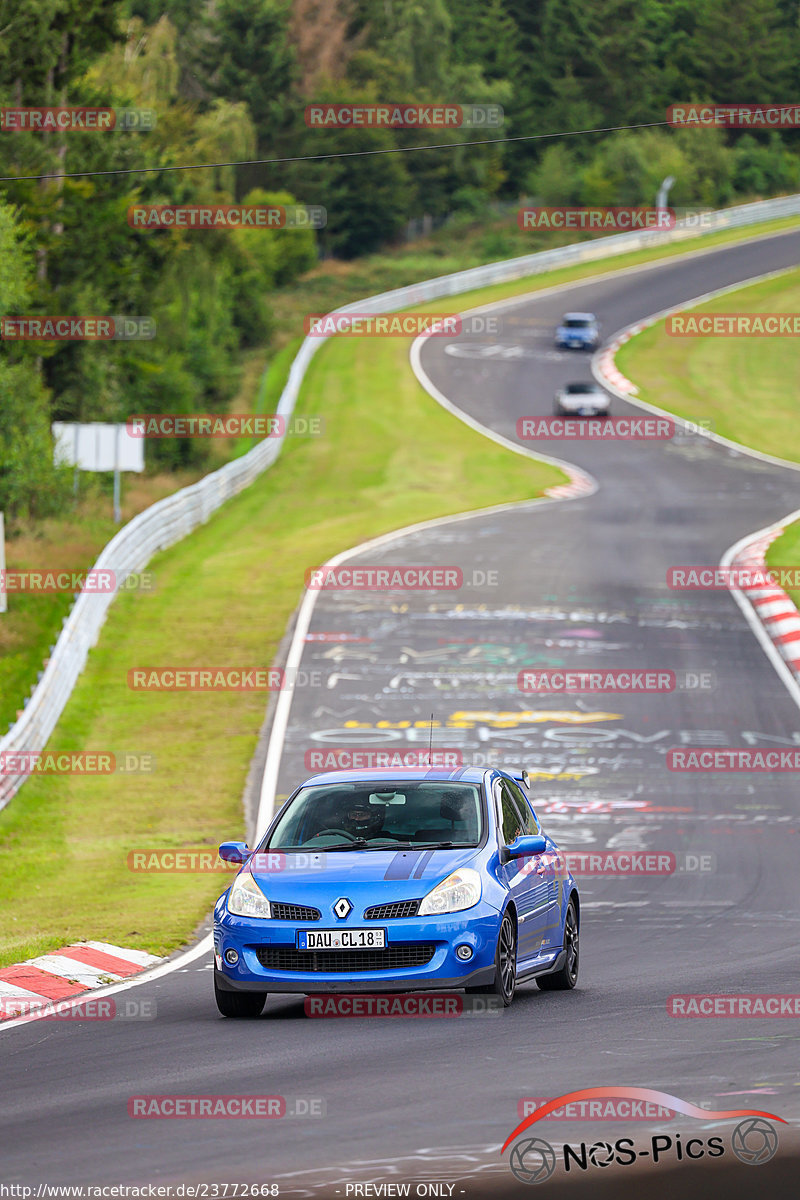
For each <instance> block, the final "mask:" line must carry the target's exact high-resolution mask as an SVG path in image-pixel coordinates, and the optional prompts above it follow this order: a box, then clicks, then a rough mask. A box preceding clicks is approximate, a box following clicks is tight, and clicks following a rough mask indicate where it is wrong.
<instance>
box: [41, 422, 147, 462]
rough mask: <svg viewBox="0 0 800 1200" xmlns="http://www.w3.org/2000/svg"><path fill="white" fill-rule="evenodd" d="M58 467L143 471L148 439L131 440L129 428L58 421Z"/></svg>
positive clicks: (56, 444) (56, 439)
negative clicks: (145, 442)
mask: <svg viewBox="0 0 800 1200" xmlns="http://www.w3.org/2000/svg"><path fill="white" fill-rule="evenodd" d="M52 430H53V437H54V438H55V451H54V456H55V463H56V466H70V467H79V468H80V469H81V470H82V471H143V470H144V438H141V437H131V435H130V434H129V433H128V429H127V426H126V425H104V424H103V423H102V422H100V421H93V422H92V423H91V424H88V425H80V424H76V423H73V422H64V421H54V422H53V425H52Z"/></svg>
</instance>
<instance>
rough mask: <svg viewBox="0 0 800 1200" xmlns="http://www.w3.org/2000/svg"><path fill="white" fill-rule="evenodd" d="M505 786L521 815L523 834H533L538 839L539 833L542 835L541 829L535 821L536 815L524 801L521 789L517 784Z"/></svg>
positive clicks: (509, 783)
mask: <svg viewBox="0 0 800 1200" xmlns="http://www.w3.org/2000/svg"><path fill="white" fill-rule="evenodd" d="M505 786H506V787H507V788H508V790H509V791H510V793H511V795H512V796H513V797H514V799H515V800H516V802H517V807H518V808H519V811H520V812H521V813H522V824H523V827H524V832H525V833H528V834H533V835H534V836H536V837H540V836H541V833H542V827H541V825H540V824H539V822H538V821H537V820H536V814H535V813H534V811H533V809H532V808H531V806H530V804H529V803H528V801H527V800H526V798H525V795H524V793H523V791H522V788H521V787H519V785H518V784H516V783H511V782H508V783H506V785H505Z"/></svg>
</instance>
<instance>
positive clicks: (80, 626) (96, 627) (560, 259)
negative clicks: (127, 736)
mask: <svg viewBox="0 0 800 1200" xmlns="http://www.w3.org/2000/svg"><path fill="white" fill-rule="evenodd" d="M798 214H800V195H793V196H783V197H780V198H779V199H777V200H762V201H758V202H757V203H755V204H745V205H740V206H739V207H737V208H728V209H723V210H721V211H719V212H710V213H706V214H704V215H703V220H702V222H698V223H697V224H692V223H691V222H689V221H687V222H682V223H680V224H678V225H676V226H675V227H674V228H673V229H669V230H663V231H641V232H636V233H620V234H614V235H613V236H611V237H604V238H597V239H595V240H592V241H586V242H576V243H573V244H571V245H569V246H562V247H559V248H558V249H555V250H543V251H538V252H537V253H535V254H526V255H523V256H522V257H520V258H512V259H508V260H505V261H503V262H496V263H489V264H487V265H486V266H482V267H472V268H470V269H469V270H466V271H458V272H456V273H455V274H452V275H441V276H439V277H438V278H435V279H428V280H425V281H424V282H422V283H415V284H411V285H409V286H407V287H401V288H395V289H394V290H393V291H391V292H383V293H381V294H379V295H377V296H370V297H368V298H367V299H366V300H359V301H357V302H355V303H353V304H347V305H344V306H342V307H341V308H339V309H336V310H335V311H336V312H343V313H346V312H364V313H381V312H392V311H394V310H395V309H401V308H408V307H411V306H413V305H416V304H422V303H423V302H425V301H427V300H436V299H441V298H442V297H445V296H457V295H460V294H462V293H464V292H469V291H473V290H474V289H476V288H480V287H486V286H488V285H491V284H493V283H505V282H508V281H510V280H514V279H523V278H525V277H527V276H533V275H539V274H541V273H542V272H544V271H549V270H552V268H553V267H560V266H568V265H571V264H574V263H583V262H591V261H594V260H596V259H602V258H611V257H614V256H616V255H620V254H626V253H628V252H629V251H631V250H638V249H642V248H645V247H650V246H654V245H657V244H664V243H665V242H673V241H682V240H685V239H690V238H695V237H699V236H701V235H702V234H706V233H709V232H713V231H715V230H723V229H732V228H735V227H737V226H745V225H755V224H760V223H761V222H764V221H771V220H775V219H778V218H780V217H788V216H796V215H798ZM325 340H326V339H325V337H316V336H315V337H307V338H305V340H304V341H303V344H302V345H301V347H300V349H299V351H298V353H297V355H296V356H295V359H294V361H293V363H292V366H291V369H290V371H289V378H288V380H287V382H286V386H285V388H284V389H283V392H282V394H281V398H280V401H279V403H278V407H277V412H278V413H279V414H280V415H281V416H283V417H285V418H287V421H288V418H289V417H290V416H291V414H292V412H293V411H294V406H295V403H296V400H297V396H298V393H299V390H300V385H301V383H302V381H303V377H304V375H305V372H306V369H307V367H308V365H309V363H310V362H311V359H312V358H313V356H314V354H315V353H316V351H317V350H318V349H319V347H320V345H321V344H322V343H323V341H325ZM284 436H285V435H284ZM282 444H283V438H282V437H281V438H266V439H264V441H262V442H259V444H258V445H257V446H256V447H254V449H252V450H250V451H249V452H248V453H247V454H244V455H242V457H241V458H237V459H235V460H234V461H233V462H230V463H226V465H225V466H224V467H221V468H220V469H219V470H217V471H214V472H213V473H212V474H210V475H206V476H205V477H204V478H203V479H200V480H198V482H197V483H193V484H191V485H190V486H189V487H185V488H181V490H180V491H178V492H175V493H174V494H173V495H172V496H168V497H166V498H165V499H164V500H159V501H158V503H156V504H153V505H151V506H150V508H147V509H145V510H144V511H143V512H141V513H139V514H138V516H136V517H134V518H133V520H132V521H129V522H128V524H127V525H124V526H123V527H122V529H120V530H119V532H118V533H117V534H115V536H114V537H113V538H112V539H111V541H110V542H109V543H108V544H107V545H106V546H105V547H104V548H103V550H102V552H101V554H100V556H99V558H98V559H97V562H96V563H95V564H94V565H95V568H96V569H98V570H100V569H103V568H105V569H106V570H113V571H115V572H125V571H141V570H143V569H144V567H145V566H146V565H147V563H148V562H149V561H150V559H151V558H152V557H153V555H154V554H156V553H157V552H158V551H159V550H165V549H166V548H167V547H168V546H173V545H174V544H175V543H176V542H179V541H181V539H182V538H184V537H186V536H187V534H189V533H191V532H192V530H194V529H197V527H198V526H199V525H203V524H204V523H205V522H206V521H207V520H208V519H209V517H210V516H211V515H212V513H214V512H216V510H217V509H218V508H219V507H220V506H221V505H222V504H224V503H225V501H226V500H229V499H231V497H233V496H235V495H237V494H238V493H239V492H241V491H242V490H243V489H244V488H246V487H247V486H248V485H249V484H251V483H252V482H253V480H254V479H256V478H257V477H258V476H259V475H260V474H262V472H263V471H266V470H267V468H268V467H270V466H271V465H272V463H273V462H274V461H275V459H276V458H277V457H278V454H279V453H280V450H281V446H282ZM113 599H114V593H97V592H95V593H91V592H86V591H83V592H81V593H80V594H79V596H78V597H77V599H76V601H75V603H74V605H73V606H72V609H71V610H70V613H69V615H68V616H67V617H66V618H65V620H64V625H63V628H62V630H61V633H60V635H59V638H58V641H57V642H56V644H55V646H54V648H53V652H52V654H51V656H50V658H49V660H48V661H47V664H46V666H45V669H44V672H43V674H42V676H41V678H40V679H39V682H38V683H37V684H36V686H35V687H34V689H33V691H32V693H31V695H30V697H29V699H28V700H27V702H26V704H25V708H24V710H23V712H22V715H21V716H20V717H19V719H18V720H17V721H16V722H15V723H14V724H13V725H12V726H11V728H10V729H9V731H8V733H7V734H5V736H4V737H3V738H0V756H3V755H9V754H15V753H16V754H21V753H26V752H27V753H32V752H36V751H41V750H43V749H44V748H45V747H46V745H47V743H48V741H49V739H50V736H51V734H52V732H53V730H54V729H55V727H56V724H57V722H58V719H59V717H60V716H61V713H62V712H63V711H64V708H65V706H66V704H67V701H68V700H69V697H70V695H71V694H72V690H73V688H74V687H75V684H76V682H77V680H78V678H79V676H80V675H81V672H82V671H83V669H84V667H85V665H86V660H87V658H88V655H89V651H90V650H91V649H92V647H93V646H95V645H96V644H97V640H98V637H99V635H100V630H101V628H102V625H103V622H104V621H105V619H106V614H107V612H108V609H109V607H110V605H111V602H112V600H113ZM6 765H7V764H6V763H4V761H3V759H2V758H0V809H2V808H4V807H5V805H6V804H7V803H8V802H9V800H10V799H11V798H12V797H13V796H14V795H15V794H16V793H17V791H19V788H20V787H21V786H22V784H23V783H24V782H25V780H26V779H27V778H29V777H30V776H29V773H27V772H20V773H13V772H11V771H8V772H7V773H6V771H5V770H4V767H5V766H6Z"/></svg>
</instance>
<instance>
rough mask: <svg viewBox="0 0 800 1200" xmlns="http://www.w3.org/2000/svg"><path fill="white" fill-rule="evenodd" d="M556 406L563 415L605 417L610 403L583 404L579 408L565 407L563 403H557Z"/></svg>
mask: <svg viewBox="0 0 800 1200" xmlns="http://www.w3.org/2000/svg"><path fill="white" fill-rule="evenodd" d="M556 407H557V408H558V411H559V414H560V415H561V416H563V417H607V416H608V414H609V410H610V408H611V405H610V404H603V405H600V404H591V405H590V404H585V405H582V406H581V407H580V408H566V407H565V406H564V405H563V404H557V405H556Z"/></svg>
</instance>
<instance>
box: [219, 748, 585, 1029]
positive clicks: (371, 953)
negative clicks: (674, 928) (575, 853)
mask: <svg viewBox="0 0 800 1200" xmlns="http://www.w3.org/2000/svg"><path fill="white" fill-rule="evenodd" d="M219 852H220V856H221V858H223V859H225V860H227V861H228V862H233V863H242V866H241V868H240V870H239V871H238V873H237V874H236V876H235V877H234V879H233V882H232V883H231V885H230V887H229V888H228V890H227V891H226V892H225V893H224V894H223V895H222V896H221V897H220V899H219V900H218V902H217V905H216V908H215V911H214V992H215V996H216V1001H217V1006H218V1008H219V1010H220V1012H221V1013H222V1014H223V1015H224V1016H226V1017H255V1016H258V1015H259V1014H260V1012H261V1010H262V1008H263V1007H264V1001H265V1000H266V998H267V994H268V993H269V992H294V993H300V994H314V995H318V994H324V993H352V992H369V993H374V992H410V991H418V990H420V989H428V990H430V989H435V990H437V991H442V990H445V989H450V988H463V989H466V991H468V992H473V993H483V994H488V995H493V996H495V997H499V999H500V1001H501V1002H502V1003H503V1004H505V1005H508V1004H510V1003H511V1001H512V999H513V997H514V991H515V988H516V985H517V983H519V982H522V981H526V980H530V979H535V980H536V982H537V984H538V985H539V987H540V988H544V989H568V988H573V987H574V986H575V983H576V981H577V978H578V960H579V950H578V934H579V927H580V899H579V896H578V889H577V887H576V886H575V881H574V880H573V878H572V876H571V875H570V873H569V871H568V870H567V867H566V862H565V859H564V857H563V855H561V854H560V853H559V850H558V847H557V846H556V845H555V843H554V842H553V841H551V839H550V838H549V837H547V835H546V834H545V833H544V832H543V830H542V828H541V825H540V824H539V820H538V818H537V816H536V813H535V812H534V809H533V807H532V805H531V802H530V799H529V797H528V795H527V777H526V775H525V773H524V772H520V773H519V774H518V775H517V774H516V773H515V774H513V775H512V774H510V773H507V772H505V771H500V770H497V769H479V768H476V767H467V768H459V769H456V770H451V769H444V768H442V769H435V770H425V769H414V770H408V769H404V770H401V771H387V770H386V769H385V768H381V769H371V770H362V771H331V772H328V773H326V774H321V775H315V776H312V778H310V779H308V780H306V782H305V783H303V784H302V785H301V786H300V787H299V788H298V789H297V790H296V791H295V792H294V793H293V795H292V796H290V798H289V799H288V800H287V802H286V804H285V805H284V806H283V808H282V809H281V810H280V812H279V813H278V814H277V815H276V816H275V817H274V819H273V821H272V824H271V825H270V827H269V829H268V830H267V833H266V834H265V836H264V837H263V839H262V840H261V842H260V843H259V845H258V846H257V847H256V849H255V850H250V849H249V848H248V847H247V846H246V845H245V844H244V843H241V842H225V843H223V844H222V845H221V846H220V851H219Z"/></svg>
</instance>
